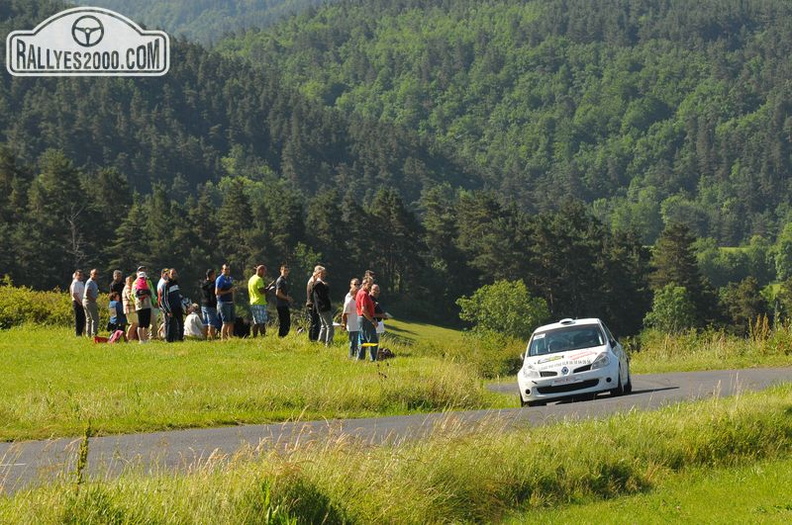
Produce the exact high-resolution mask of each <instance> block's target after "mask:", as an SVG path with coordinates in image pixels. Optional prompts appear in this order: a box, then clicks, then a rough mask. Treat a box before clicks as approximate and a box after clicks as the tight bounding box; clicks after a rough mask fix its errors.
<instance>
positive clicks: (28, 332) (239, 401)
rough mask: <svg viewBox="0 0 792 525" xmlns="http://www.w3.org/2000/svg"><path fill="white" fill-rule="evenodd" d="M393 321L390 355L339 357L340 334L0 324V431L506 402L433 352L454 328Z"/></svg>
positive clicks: (47, 433) (127, 428)
mask: <svg viewBox="0 0 792 525" xmlns="http://www.w3.org/2000/svg"><path fill="white" fill-rule="evenodd" d="M393 325H394V326H393V328H394V332H395V334H400V335H398V337H395V338H394V339H393V340H391V341H387V342H384V343H383V344H387V345H388V347H390V348H391V349H392V350H393V351H394V352H395V353H396V354H397V356H398V357H397V358H396V359H391V360H386V361H382V362H377V363H371V362H357V361H352V360H350V359H348V357H347V350H346V347H345V346H344V345H343V342H342V336H341V335H339V337H338V340H337V346H335V347H333V348H331V349H326V348H324V347H322V346H320V345H316V344H310V343H308V341H307V339H306V338H305V337H304V336H298V335H296V334H295V335H292V336H289V337H287V338H285V339H283V340H280V339H278V338H277V337H274V336H272V335H269V336H267V337H265V338H264V339H257V340H250V339H240V340H234V341H230V342H219V341H214V342H203V341H192V342H184V343H178V344H167V343H164V342H152V343H149V344H145V345H141V344H138V343H128V344H118V345H110V344H95V343H93V342H91V341H89V340H87V339H85V338H82V339H78V338H75V337H74V336H72V335H70V333H69V332H68V330H67V329H60V328H14V329H10V330H5V331H0V374H2V377H3V378H4V379H3V395H2V396H0V439H2V440H19V439H35V438H49V437H57V436H76V435H81V434H82V433H83V432H84V430H85V428H86V427H87V425H88V424H89V423H90V425H91V427H92V428H93V430H94V431H95V432H96V433H98V434H110V433H130V432H141V431H151V430H162V429H174V428H187V427H212V426H220V425H235V424H240V423H268V422H279V421H287V420H298V419H301V420H309V419H310V420H313V419H324V418H356V417H370V416H376V415H394V414H408V413H417V412H429V411H440V410H447V409H450V410H453V409H473V408H484V407H491V406H508V404H509V403H513V402H512V401H510V400H507V399H505V398H503V397H502V396H499V395H497V394H492V393H490V392H488V391H487V390H486V388H485V385H484V381H483V380H482V379H481V378H480V377H479V376H478V375H477V373H476V371H475V370H474V369H473V368H472V367H471V366H469V365H466V364H465V363H462V362H455V361H453V360H448V359H444V358H443V357H442V355H441V354H442V352H441V351H440V350H437V348H438V347H437V346H435V345H445V344H446V343H447V342H448V341H452V342H451V344H454V345H458V344H459V338H460V337H461V336H460V335H459V334H458V333H457V332H453V331H446V330H443V329H439V328H433V327H425V328H424V327H422V326H420V325H410V326H404V325H400V324H399V323H393ZM418 332H420V335H419V334H418ZM419 338H420V339H422V340H423V341H422V342H421V343H420V344H418V342H417V339H419Z"/></svg>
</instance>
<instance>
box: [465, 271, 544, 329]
mask: <svg viewBox="0 0 792 525" xmlns="http://www.w3.org/2000/svg"><path fill="white" fill-rule="evenodd" d="M457 304H458V305H459V306H460V308H462V312H461V313H460V314H459V317H460V318H461V319H462V320H463V321H468V322H470V323H473V326H474V329H475V330H476V331H488V332H494V333H496V334H501V335H505V336H510V337H516V338H518V339H528V338H529V337H530V336H531V332H533V331H534V329H536V327H537V326H539V325H541V324H542V323H543V322H544V321H545V320H547V319H548V318H549V317H550V311H549V310H548V308H547V303H545V301H544V300H543V299H540V298H537V297H533V296H531V294H530V293H528V289H527V288H526V286H525V283H524V282H523V281H522V280H518V281H495V282H494V283H493V284H488V285H485V286H482V287H481V288H479V289H478V290H476V291H475V292H474V293H473V295H472V296H471V297H460V298H459V299H457Z"/></svg>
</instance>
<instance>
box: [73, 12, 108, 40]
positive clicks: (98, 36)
mask: <svg viewBox="0 0 792 525" xmlns="http://www.w3.org/2000/svg"><path fill="white" fill-rule="evenodd" d="M103 37H104V26H103V25H102V22H100V21H99V19H98V18H96V17H95V16H91V15H85V16H81V17H80V18H78V19H77V20H75V22H74V24H72V38H74V41H75V42H77V43H78V44H80V45H81V46H83V47H93V46H95V45H96V44H98V43H99V42H101V41H102V38H103Z"/></svg>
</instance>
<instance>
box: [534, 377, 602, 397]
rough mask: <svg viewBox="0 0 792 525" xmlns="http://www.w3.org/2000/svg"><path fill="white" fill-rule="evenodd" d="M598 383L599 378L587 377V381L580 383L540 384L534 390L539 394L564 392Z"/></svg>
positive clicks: (593, 385)
mask: <svg viewBox="0 0 792 525" xmlns="http://www.w3.org/2000/svg"><path fill="white" fill-rule="evenodd" d="M598 383H599V379H589V380H588V381H582V382H580V383H571V384H568V385H558V386H540V387H538V388H537V389H536V390H537V391H538V392H539V393H540V394H562V393H564V392H574V391H575V390H584V389H586V388H592V387H595V386H597V384H598Z"/></svg>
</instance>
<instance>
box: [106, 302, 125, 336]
mask: <svg viewBox="0 0 792 525" xmlns="http://www.w3.org/2000/svg"><path fill="white" fill-rule="evenodd" d="M108 308H109V309H110V322H109V323H107V329H108V330H110V335H112V334H113V332H115V331H116V330H126V325H127V319H126V315H125V314H124V304H123V303H122V302H121V296H120V295H118V292H110V305H109V306H108Z"/></svg>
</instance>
